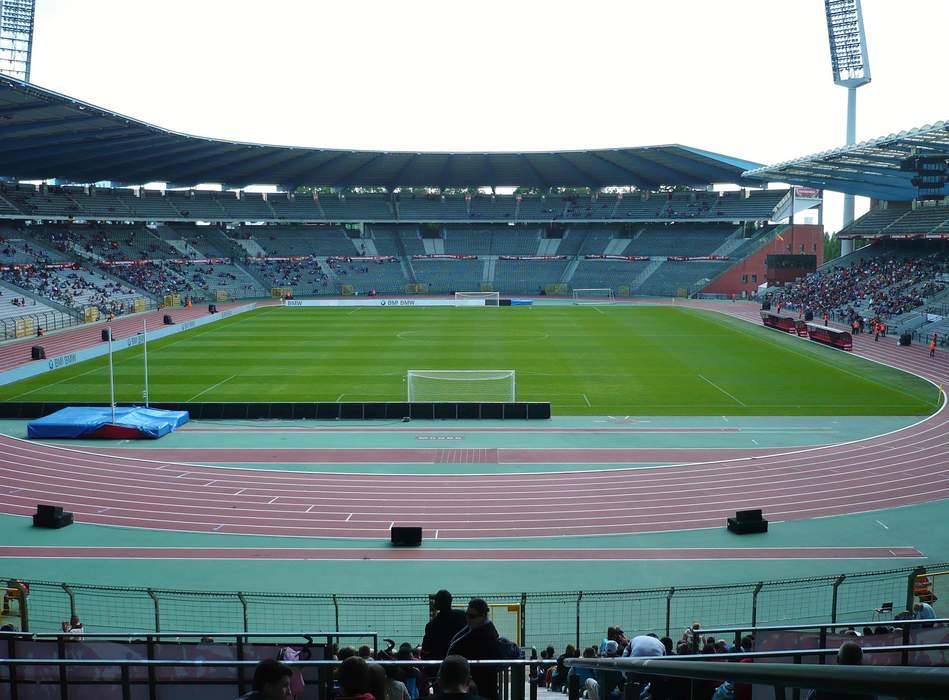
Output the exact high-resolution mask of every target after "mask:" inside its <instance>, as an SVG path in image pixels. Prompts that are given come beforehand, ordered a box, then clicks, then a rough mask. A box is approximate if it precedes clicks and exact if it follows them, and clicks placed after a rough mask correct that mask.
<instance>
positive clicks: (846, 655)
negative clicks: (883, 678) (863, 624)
mask: <svg viewBox="0 0 949 700" xmlns="http://www.w3.org/2000/svg"><path fill="white" fill-rule="evenodd" d="M837 665H838V666H862V665H863V649H861V648H860V645H859V644H857V643H856V642H844V643H843V644H841V645H840V649H839V650H838V651H837ZM807 700H876V696H875V695H871V694H870V693H856V694H854V693H843V692H840V691H836V690H812V691H811V692H810V693H809V694H808V696H807Z"/></svg>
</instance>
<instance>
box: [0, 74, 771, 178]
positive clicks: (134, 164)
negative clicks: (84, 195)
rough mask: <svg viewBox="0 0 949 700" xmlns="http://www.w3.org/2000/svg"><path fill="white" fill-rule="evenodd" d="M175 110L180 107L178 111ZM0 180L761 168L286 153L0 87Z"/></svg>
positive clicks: (679, 149)
mask: <svg viewBox="0 0 949 700" xmlns="http://www.w3.org/2000/svg"><path fill="white" fill-rule="evenodd" d="M182 108H183V109H184V108H186V105H182ZM0 125H2V126H0V176H3V177H9V178H15V179H17V180H45V179H53V178H58V179H61V180H64V181H68V182H76V183H91V182H99V181H103V180H111V181H115V182H121V183H124V184H129V185H134V184H143V183H146V182H168V183H171V184H173V185H174V186H182V187H183V186H191V185H196V184H199V183H221V184H224V185H226V186H227V187H245V186H247V185H251V184H274V185H281V186H285V187H288V188H292V187H296V186H298V185H318V186H332V187H359V186H362V187H371V186H384V187H390V188H391V187H398V186H404V187H413V186H419V187H421V186H429V187H470V186H491V185H498V186H503V185H508V186H510V185H517V186H529V187H594V188H595V187H606V186H634V187H639V188H642V189H656V188H658V187H660V186H662V185H688V186H706V185H710V184H714V183H736V184H737V183H740V181H741V175H742V173H743V172H744V171H746V170H750V169H754V168H758V167H760V164H758V163H753V162H750V161H746V160H741V159H738V158H731V157H727V156H723V155H719V154H717V153H710V152H708V151H703V150H699V149H696V148H690V147H688V146H681V145H678V144H674V145H666V146H647V147H640V148H608V149H600V150H589V151H552V152H524V153H470V152H463V153H436V152H395V151H393V152H384V151H355V150H340V149H327V148H297V147H292V146H272V145H264V144H255V143H240V142H235V141H224V140H221V139H211V138H204V137H198V136H191V135H188V134H180V133H176V132H173V131H169V130H167V129H162V128H159V127H156V126H152V125H150V124H146V123H145V122H141V121H138V120H136V119H131V118H129V117H125V116H122V115H120V114H116V113H114V112H110V111H108V110H106V109H102V108H100V107H95V106H93V105H90V104H86V103H84V102H80V101H79V100H75V99H73V98H70V97H66V96H65V95H60V94H58V93H55V92H51V91H49V90H45V89H43V88H40V87H37V86H35V85H31V84H28V83H23V82H21V81H19V80H16V79H13V78H10V77H6V76H0Z"/></svg>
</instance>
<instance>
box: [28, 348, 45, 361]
mask: <svg viewBox="0 0 949 700" xmlns="http://www.w3.org/2000/svg"><path fill="white" fill-rule="evenodd" d="M30 358H31V359H34V360H45V359H46V348H44V347H43V346H42V345H34V346H33V347H32V348H30Z"/></svg>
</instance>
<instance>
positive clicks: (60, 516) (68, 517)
mask: <svg viewBox="0 0 949 700" xmlns="http://www.w3.org/2000/svg"><path fill="white" fill-rule="evenodd" d="M67 525H72V513H69V512H65V511H63V507H62V506H50V505H38V506H36V512H35V513H34V514H33V527H45V528H50V529H53V530H58V529H59V528H61V527H66V526H67Z"/></svg>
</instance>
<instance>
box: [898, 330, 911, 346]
mask: <svg viewBox="0 0 949 700" xmlns="http://www.w3.org/2000/svg"><path fill="white" fill-rule="evenodd" d="M899 344H900V345H902V346H903V347H906V348H908V347H909V346H910V345H912V344H913V335H912V334H911V333H903V334H902V335H901V336H900V340H899Z"/></svg>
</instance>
